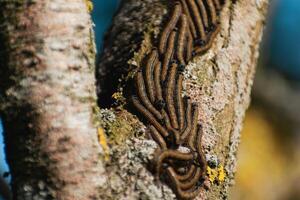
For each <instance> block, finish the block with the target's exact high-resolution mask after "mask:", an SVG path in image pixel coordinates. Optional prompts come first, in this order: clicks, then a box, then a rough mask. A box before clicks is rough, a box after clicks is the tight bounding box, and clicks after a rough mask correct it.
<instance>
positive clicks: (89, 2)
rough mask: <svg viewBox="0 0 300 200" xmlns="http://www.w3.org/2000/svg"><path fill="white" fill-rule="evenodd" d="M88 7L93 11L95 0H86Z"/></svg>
mask: <svg viewBox="0 0 300 200" xmlns="http://www.w3.org/2000/svg"><path fill="white" fill-rule="evenodd" d="M85 3H86V7H87V9H88V11H89V12H92V11H93V9H94V6H93V2H92V1H91V0H85Z"/></svg>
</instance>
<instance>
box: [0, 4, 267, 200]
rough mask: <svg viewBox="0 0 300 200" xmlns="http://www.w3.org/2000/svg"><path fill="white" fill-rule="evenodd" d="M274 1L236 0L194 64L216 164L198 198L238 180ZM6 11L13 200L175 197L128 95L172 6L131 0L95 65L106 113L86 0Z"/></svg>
mask: <svg viewBox="0 0 300 200" xmlns="http://www.w3.org/2000/svg"><path fill="white" fill-rule="evenodd" d="M267 5H268V0H259V1H258V0H249V1H241V0H240V1H228V2H227V3H226V5H225V8H224V9H223V11H222V14H221V32H220V34H218V36H217V38H216V40H215V41H214V43H213V46H212V47H211V48H210V50H209V51H208V52H207V53H206V54H204V55H202V56H196V57H195V58H194V59H193V60H192V61H191V62H189V64H188V66H187V69H186V71H185V80H184V86H185V91H184V92H185V93H187V94H189V96H191V98H192V99H193V101H195V102H197V103H199V105H200V118H199V121H201V123H202V126H203V131H204V138H203V142H202V143H203V147H204V149H205V155H206V158H207V161H208V163H209V166H210V167H211V168H212V169H211V171H209V174H208V175H207V177H208V182H207V190H206V191H204V192H202V193H201V194H200V195H199V197H198V198H199V199H201V198H202V199H221V198H225V197H227V189H228V187H229V186H230V185H231V184H232V182H233V175H234V171H235V166H236V157H235V154H236V150H237V146H238V143H239V137H240V130H241V127H242V121H243V117H244V114H245V110H246V109H247V107H248V105H249V102H250V97H249V96H250V90H251V85H252V80H253V76H254V72H255V65H256V61H257V57H258V48H259V43H260V40H261V35H262V30H263V26H264V20H265V14H266V9H267ZM0 7H1V10H0V27H1V30H0V41H1V56H0V67H1V68H0V77H1V79H0V94H1V116H2V117H3V123H4V129H5V143H6V152H7V159H8V162H9V165H10V168H11V174H12V188H13V194H14V199H175V195H174V193H173V192H172V190H170V189H169V187H168V186H166V185H165V184H162V183H160V182H159V181H158V180H156V179H155V176H153V174H151V173H150V171H149V170H148V169H149V160H151V159H152V157H153V155H154V152H155V149H156V147H157V145H156V143H155V142H153V141H152V140H149V139H147V137H146V131H145V127H144V125H143V124H142V123H140V121H139V120H138V118H137V117H136V116H135V115H133V114H131V113H130V112H128V111H127V110H126V107H124V106H123V105H124V104H126V103H127V100H126V99H125V98H123V95H122V91H123V90H124V88H126V87H127V86H128V84H130V83H128V82H126V80H127V77H128V76H131V74H132V72H133V70H134V69H135V68H136V66H139V65H140V62H141V56H142V55H143V54H144V53H145V52H147V51H149V50H150V49H151V48H152V46H153V41H155V38H157V37H158V35H159V32H160V30H161V27H162V25H163V23H164V20H165V18H166V16H167V15H168V13H169V12H170V10H168V6H167V4H166V2H165V1H161V0H138V1H137V0H124V1H122V4H121V7H120V9H119V12H118V14H117V15H116V16H115V18H114V22H113V26H112V28H111V29H110V31H109V33H108V34H107V36H106V42H105V48H104V52H103V54H102V57H101V59H100V63H99V65H98V66H97V69H96V70H97V73H96V77H97V81H98V83H97V86H98V103H99V105H101V106H103V107H104V106H106V107H108V106H110V105H111V104H112V102H114V103H115V104H114V105H115V106H113V107H111V108H110V109H100V110H99V109H98V108H97V106H96V95H95V78H94V66H93V65H94V56H95V52H94V44H93V35H92V30H91V26H92V24H91V21H90V16H89V15H88V11H87V10H88V9H87V7H86V4H85V1H83V0H67V1H66V0H64V1H62V0H50V1H47V2H44V1H30V0H23V1H21V0H19V1H4V0H0ZM153 37H154V40H152V38H153ZM111 96H113V97H114V98H113V99H111V98H110V97H111ZM223 176H225V178H224V177H223ZM223 179H224V180H223Z"/></svg>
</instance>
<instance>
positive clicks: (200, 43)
mask: <svg viewBox="0 0 300 200" xmlns="http://www.w3.org/2000/svg"><path fill="white" fill-rule="evenodd" d="M224 4H225V0H174V2H173V3H172V13H171V15H170V17H169V19H168V20H167V22H166V24H165V27H164V29H163V30H162V32H161V34H160V36H159V41H157V46H156V47H155V48H153V49H152V50H151V52H150V53H149V54H148V55H146V56H145V58H144V59H143V61H142V67H141V68H140V69H139V70H138V71H137V73H136V74H135V77H134V89H133V91H132V93H131V95H130V102H131V104H132V105H133V106H134V108H135V110H136V111H137V112H138V114H139V115H141V116H142V118H143V119H145V121H146V124H147V127H148V130H149V132H150V135H151V137H152V139H153V140H154V141H155V142H156V143H157V144H158V146H159V150H158V153H157V155H156V156H155V158H154V159H153V166H154V169H155V173H156V174H157V176H158V177H159V178H160V179H161V180H163V181H164V182H165V183H167V184H168V185H169V186H170V187H171V188H172V189H173V190H174V192H175V193H176V195H177V197H178V198H179V199H192V198H194V197H196V196H197V195H198V194H199V193H200V191H201V190H202V188H203V186H202V185H203V181H204V179H205V174H206V159H205V155H204V153H203V152H202V145H201V137H202V130H201V125H200V124H198V105H197V104H196V103H192V102H191V99H190V98H189V97H187V96H185V97H182V82H183V71H184V69H185V66H186V65H187V63H188V62H189V61H190V60H191V59H192V57H193V56H195V55H197V54H202V53H205V52H206V51H207V50H208V49H209V48H210V47H211V45H212V42H213V40H214V38H215V37H216V35H217V34H218V32H219V29H220V26H219V14H220V11H221V9H222V7H223V5H224Z"/></svg>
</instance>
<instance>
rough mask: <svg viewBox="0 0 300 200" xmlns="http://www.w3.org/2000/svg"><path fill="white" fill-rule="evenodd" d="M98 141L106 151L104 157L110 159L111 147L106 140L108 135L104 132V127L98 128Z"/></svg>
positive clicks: (106, 159)
mask: <svg viewBox="0 0 300 200" xmlns="http://www.w3.org/2000/svg"><path fill="white" fill-rule="evenodd" d="M98 141H99V144H100V145H101V146H102V148H103V151H104V159H105V161H108V160H109V147H108V145H107V140H106V136H105V133H104V129H103V128H101V127H100V128H98Z"/></svg>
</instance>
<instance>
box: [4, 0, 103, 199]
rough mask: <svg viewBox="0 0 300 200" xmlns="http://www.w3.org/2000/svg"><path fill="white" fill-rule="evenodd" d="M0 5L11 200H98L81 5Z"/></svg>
mask: <svg viewBox="0 0 300 200" xmlns="http://www.w3.org/2000/svg"><path fill="white" fill-rule="evenodd" d="M0 7H1V11H0V13H1V14H0V20H1V22H0V24H1V25H0V26H1V31H0V32H1V33H0V40H1V58H0V59H1V61H0V63H1V64H0V65H1V68H0V77H1V81H0V88H1V116H2V117H3V125H4V130H5V143H6V153H7V160H8V163H9V166H10V170H11V174H12V190H13V195H14V199H69V200H74V199H93V198H96V197H98V192H97V188H98V187H99V186H100V185H101V181H102V180H101V174H102V171H103V166H102V163H101V162H100V160H99V159H98V157H99V154H100V153H101V148H100V146H99V145H98V144H97V137H96V132H97V129H96V126H95V124H94V122H93V108H94V107H96V94H95V79H94V75H93V71H94V65H93V64H94V57H95V54H94V44H93V41H92V35H91V33H92V23H91V20H90V16H89V14H88V11H87V7H86V4H85V2H84V1H83V0H67V1H65V0H51V1H29V0H24V1H2V0H1V1H0ZM99 177H100V178H99Z"/></svg>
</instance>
